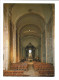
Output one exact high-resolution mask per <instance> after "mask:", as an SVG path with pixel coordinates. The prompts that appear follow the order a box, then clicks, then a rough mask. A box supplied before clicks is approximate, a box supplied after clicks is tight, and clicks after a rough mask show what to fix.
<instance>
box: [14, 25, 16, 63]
mask: <svg viewBox="0 0 59 80" xmlns="http://www.w3.org/2000/svg"><path fill="white" fill-rule="evenodd" d="M13 29H14V30H13V63H16V26H14V28H13Z"/></svg>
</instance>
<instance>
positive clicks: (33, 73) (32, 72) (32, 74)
mask: <svg viewBox="0 0 59 80" xmlns="http://www.w3.org/2000/svg"><path fill="white" fill-rule="evenodd" d="M24 75H28V76H29V77H36V76H37V77H38V76H39V75H38V71H35V70H34V68H33V64H29V65H28V70H27V71H24Z"/></svg>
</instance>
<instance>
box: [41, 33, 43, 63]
mask: <svg viewBox="0 0 59 80" xmlns="http://www.w3.org/2000/svg"><path fill="white" fill-rule="evenodd" d="M42 50H43V47H42V33H41V62H43V54H42Z"/></svg>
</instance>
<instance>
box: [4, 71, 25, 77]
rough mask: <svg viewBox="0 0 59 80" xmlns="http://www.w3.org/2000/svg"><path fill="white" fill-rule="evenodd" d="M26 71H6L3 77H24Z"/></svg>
mask: <svg viewBox="0 0 59 80" xmlns="http://www.w3.org/2000/svg"><path fill="white" fill-rule="evenodd" d="M23 72H24V71H12V70H7V71H6V70H4V71H3V76H23Z"/></svg>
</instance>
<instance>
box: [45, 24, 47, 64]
mask: <svg viewBox="0 0 59 80" xmlns="http://www.w3.org/2000/svg"><path fill="white" fill-rule="evenodd" d="M45 46H46V63H47V30H46V25H45Z"/></svg>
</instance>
